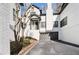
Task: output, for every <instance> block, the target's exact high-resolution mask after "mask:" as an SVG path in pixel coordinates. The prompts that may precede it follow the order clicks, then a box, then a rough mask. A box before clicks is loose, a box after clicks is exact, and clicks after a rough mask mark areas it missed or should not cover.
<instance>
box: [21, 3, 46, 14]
mask: <svg viewBox="0 0 79 59" xmlns="http://www.w3.org/2000/svg"><path fill="white" fill-rule="evenodd" d="M32 4H33V5H36V6H37V7H39V8H40V9H42V8H43V7H44V6H47V3H32ZM26 9H27V7H23V6H21V12H22V15H23V14H24V11H25V10H26Z"/></svg>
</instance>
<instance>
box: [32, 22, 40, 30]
mask: <svg viewBox="0 0 79 59" xmlns="http://www.w3.org/2000/svg"><path fill="white" fill-rule="evenodd" d="M38 29H39V22H38V21H31V30H38Z"/></svg>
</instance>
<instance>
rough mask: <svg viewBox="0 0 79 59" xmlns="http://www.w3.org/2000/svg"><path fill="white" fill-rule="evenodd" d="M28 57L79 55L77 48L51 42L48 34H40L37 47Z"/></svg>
mask: <svg viewBox="0 0 79 59" xmlns="http://www.w3.org/2000/svg"><path fill="white" fill-rule="evenodd" d="M28 55H79V48H78V47H73V46H70V45H66V44H62V43H58V42H55V41H51V40H50V37H49V35H48V34H41V35H40V41H39V43H38V45H37V46H35V47H34V48H33V49H32V50H31V51H30V52H29V53H28Z"/></svg>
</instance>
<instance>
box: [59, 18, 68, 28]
mask: <svg viewBox="0 0 79 59" xmlns="http://www.w3.org/2000/svg"><path fill="white" fill-rule="evenodd" d="M65 25H67V17H65V18H64V19H63V20H61V22H60V27H63V26H65Z"/></svg>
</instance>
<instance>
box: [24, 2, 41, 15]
mask: <svg viewBox="0 0 79 59" xmlns="http://www.w3.org/2000/svg"><path fill="white" fill-rule="evenodd" d="M31 6H34V7H36V8H37V9H39V11H40V14H42V10H41V9H40V8H39V7H37V6H35V5H32V4H30V6H29V7H28V8H27V10H26V11H25V12H27V11H28V10H29V9H30V7H31ZM24 15H25V14H24ZM24 15H23V16H24Z"/></svg>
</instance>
